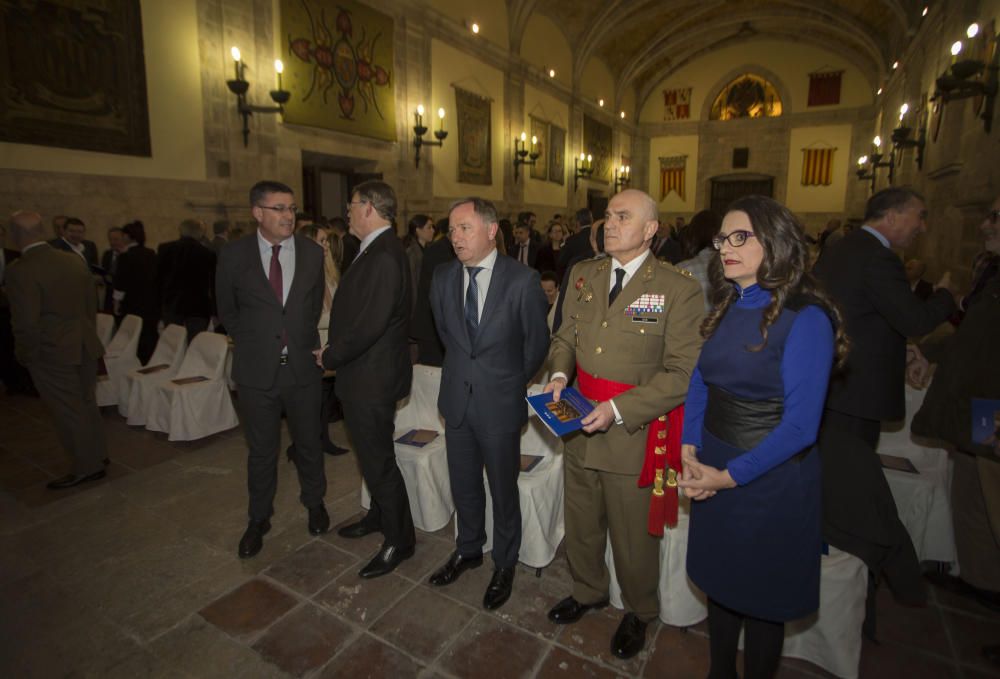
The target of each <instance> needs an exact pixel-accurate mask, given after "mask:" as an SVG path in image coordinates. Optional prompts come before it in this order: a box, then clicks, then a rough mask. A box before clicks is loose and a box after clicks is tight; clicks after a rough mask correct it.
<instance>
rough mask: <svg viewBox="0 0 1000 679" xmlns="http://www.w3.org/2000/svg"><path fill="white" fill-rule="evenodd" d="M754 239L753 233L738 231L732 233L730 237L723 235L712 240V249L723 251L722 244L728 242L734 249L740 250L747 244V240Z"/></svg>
mask: <svg viewBox="0 0 1000 679" xmlns="http://www.w3.org/2000/svg"><path fill="white" fill-rule="evenodd" d="M753 237H754V235H753V231H745V230H743V229H739V230H737V231H733V232H731V233H730V234H729V235H728V236H722V235H719V236H716V237H715V238H713V239H712V247H713V248H715V249H716V250H721V249H722V244H723V243H725V242H728V243H729V244H730V245H731V246H733V247H734V248H738V247H741V246H742V245H743V244H744V243H746V242H747V238H753Z"/></svg>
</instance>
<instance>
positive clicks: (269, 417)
mask: <svg viewBox="0 0 1000 679" xmlns="http://www.w3.org/2000/svg"><path fill="white" fill-rule="evenodd" d="M238 389H239V406H240V417H241V419H242V420H243V434H244V436H245V437H246V441H247V448H248V449H249V451H248V452H249V455H248V457H247V490H248V491H249V494H250V503H249V510H248V514H249V516H250V519H251V520H252V521H263V520H264V519H267V518H269V517H270V516H271V514H273V513H274V495H275V493H276V492H277V489H278V452H279V448H280V446H281V414H282V413H283V412H284V413H285V414H286V421H287V422H288V430H289V432H290V433H291V435H292V441H293V442H294V443H295V451H296V455H295V466H296V469H297V471H298V476H299V488H300V494H299V499H300V500H301V501H302V504H303V505H305V506H306V507H315V506H317V505H320V504H322V503H323V495H324V494H325V493H326V471H325V469H324V467H323V464H324V459H323V450H322V448H321V447H320V441H319V437H318V436H316V432H317V430H318V429H319V419H320V418H319V411H320V403H321V396H320V380H319V377H318V376H317V378H316V379H315V380H313V381H312V382H309V383H307V384H296V382H295V378H294V375H293V373H292V369H291V368H289V367H288V366H282V367H281V368H279V370H278V378H277V380H276V382H275V384H274V386H272V387H271V388H270V389H255V388H253V387H248V386H246V385H242V384H241V385H238Z"/></svg>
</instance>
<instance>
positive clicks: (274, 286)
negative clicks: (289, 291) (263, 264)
mask: <svg viewBox="0 0 1000 679" xmlns="http://www.w3.org/2000/svg"><path fill="white" fill-rule="evenodd" d="M279 252H281V246H280V245H272V246H271V268H270V270H269V271H268V273H267V280H268V281H269V282H270V283H271V290H273V291H274V296H275V297H277V298H278V304H280V305H282V306H284V305H285V295H284V290H283V288H284V284H283V283H282V280H281V262H280V261H278V253H279Z"/></svg>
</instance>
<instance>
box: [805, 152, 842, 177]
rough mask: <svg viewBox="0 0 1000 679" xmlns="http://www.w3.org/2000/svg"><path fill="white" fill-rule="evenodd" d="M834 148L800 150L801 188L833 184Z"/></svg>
mask: <svg viewBox="0 0 1000 679" xmlns="http://www.w3.org/2000/svg"><path fill="white" fill-rule="evenodd" d="M836 151H837V149H835V148H827V149H802V186H829V185H830V184H831V183H833V154H834V153H835V152H836Z"/></svg>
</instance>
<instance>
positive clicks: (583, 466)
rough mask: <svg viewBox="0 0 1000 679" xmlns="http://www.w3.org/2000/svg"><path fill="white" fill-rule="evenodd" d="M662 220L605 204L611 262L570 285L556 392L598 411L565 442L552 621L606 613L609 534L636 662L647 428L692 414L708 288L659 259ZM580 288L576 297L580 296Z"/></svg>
mask: <svg viewBox="0 0 1000 679" xmlns="http://www.w3.org/2000/svg"><path fill="white" fill-rule="evenodd" d="M657 226H658V215H657V209H656V203H655V202H654V201H653V199H652V198H651V197H650V196H649V195H647V194H646V193H643V192H642V191H638V190H635V189H628V190H626V191H622V192H621V193H619V194H617V195H615V196H614V197H613V198H612V199H611V202H610V203H609V204H608V209H607V213H606V222H605V226H604V228H605V232H604V246H605V251H606V253H607V254H608V255H609V257H606V258H603V259H590V260H585V261H583V262H580V263H579V264H577V265H576V266H575V267H574V268H573V270H572V272H571V274H570V276H569V285H570V286H573V287H569V288H568V289H567V294H566V300H565V303H564V304H565V306H564V308H563V319H564V320H563V325H562V326H561V327H560V328H559V332H558V333H557V334H556V335H555V336H554V337H553V339H552V346H551V349H550V351H549V362H550V366H551V370H552V381H551V382H549V384H548V385H547V386H546V391H551V392H553V398H555V399H556V400H558V398H559V395H560V392H561V391H562V389H563V388H564V387H565V386H566V384H567V383H568V381H569V379H570V378H571V377H572V376H573V375H574V374H575V375H576V379H577V385H578V387H579V388H580V390H581V392H582V393H583V394H584V396H586V397H587V398H589V399H590V400H591V402H592V403H594V404H595V408H594V410H593V412H591V413H590V414H589V415H588V416H587V417H586V418H585V419H584V420H583V424H584V427H583V431H582V432H576V433H575V434H573V435H571V436H570V437H568V438H567V439H566V453H565V488H566V495H565V503H566V555H567V557H568V559H569V565H570V571H571V573H572V575H573V593H572V595H571V596H569V597H567V598H566V599H564V600H562V601H560V602H559V603H558V604H556V606H555V607H554V608H553V609H552V610H551V611H549V619H550V620H552V621H553V622H555V623H559V624H568V623H573V622H576V621H577V620H579V619H580V617H581V616H582V615H583V614H584V613H586V612H587V611H588V610H589V609H591V608H599V607H602V606H604V605H605V604H607V602H608V587H609V574H608V569H607V567H606V565H605V562H604V555H605V546H606V541H607V537H608V534H609V533H610V538H611V545H612V549H613V552H614V558H615V572H616V574H617V577H618V580H619V583H620V585H621V588H622V599H623V601H624V604H625V610H626V615H625V617H624V619H623V620H622V622H621V624H620V625H619V627H618V630H617V632H615V635H614V638H613V639H612V642H611V650H612V652H613V653H614V654H615V655H616V656H618V657H620V658H630V657H632V656H634V655H636V654H637V653H638V652H639V651H640V650H642V647H643V645H644V644H645V635H646V625H647V623H648V622H649V621H650V620H652V619H654V618H655V617H656V616H657V614H658V612H659V605H658V602H657V594H656V593H657V585H658V583H659V547H660V543H659V539H658V538H657V537H654V536H653V535H651V534H650V533H649V532H648V530H647V519H648V517H649V511H650V497H651V490H650V488H648V487H645V488H640V487H639V486H638V480H639V476H640V471H641V470H642V468H643V464H644V461H645V458H646V454H647V426H648V425H649V424H650V422H652V421H654V420H658V419H659V418H660V417H661V416H663V415H664V414H665V413H667V412H668V411H671V410H673V409H674V408H676V407H677V406H679V405H681V404H682V403H683V402H684V399H685V396H686V393H687V387H688V381H689V379H690V377H691V373H692V371H693V370H694V366H695V362H696V361H697V359H698V353H699V351H700V349H701V342H702V341H701V337H700V335H699V333H698V327H699V325H700V323H701V318H702V314H703V312H704V302H703V300H702V294H701V287H700V286H699V285H698V283H697V282H696V281H695V280H694V279H693V278H691V276H690V275H685V274H684V273H682V272H681V271H680V270H678V269H675V268H674V267H673V266H672V265H670V264H668V263H665V262H660V261H658V260H657V259H656V258H655V257H653V256H652V254H651V253H650V250H649V246H650V243H651V242H652V240H653V237H654V236H655V235H656V229H657ZM574 288H575V289H574Z"/></svg>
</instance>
